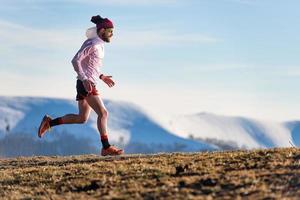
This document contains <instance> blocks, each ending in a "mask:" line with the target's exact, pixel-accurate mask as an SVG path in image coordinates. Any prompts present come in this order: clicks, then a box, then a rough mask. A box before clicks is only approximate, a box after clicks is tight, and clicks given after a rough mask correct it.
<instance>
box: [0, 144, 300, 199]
mask: <svg viewBox="0 0 300 200" xmlns="http://www.w3.org/2000/svg"><path fill="white" fill-rule="evenodd" d="M0 199H174V200H175V199H266V200H267V199H300V150H299V149H296V148H285V149H282V148H281V149H269V150H255V151H233V152H207V153H193V154H184V153H174V154H158V155H126V156H121V157H100V156H97V155H85V156H71V157H21V158H15V159H0Z"/></svg>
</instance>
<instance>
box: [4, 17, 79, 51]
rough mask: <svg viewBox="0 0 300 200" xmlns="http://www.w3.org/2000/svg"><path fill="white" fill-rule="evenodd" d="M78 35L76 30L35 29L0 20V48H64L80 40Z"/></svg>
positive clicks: (72, 45)
mask: <svg viewBox="0 0 300 200" xmlns="http://www.w3.org/2000/svg"><path fill="white" fill-rule="evenodd" d="M79 35H80V34H79V33H78V32H75V33H74V31H73V32H72V31H71V30H69V31H66V30H51V29H49V30H46V29H37V28H31V27H25V26H23V25H20V24H16V23H11V22H8V21H4V20H0V43H1V47H0V49H7V48H16V47H27V48H28V47H31V48H38V49H56V50H58V49H60V48H64V49H66V48H70V47H74V41H78V40H82V39H81V38H80V37H79ZM83 35H84V34H82V36H83ZM77 46H78V45H77Z"/></svg>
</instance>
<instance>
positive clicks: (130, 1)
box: [65, 0, 181, 6]
mask: <svg viewBox="0 0 300 200" xmlns="http://www.w3.org/2000/svg"><path fill="white" fill-rule="evenodd" d="M65 1H70V2H79V3H84V4H86V3H89V4H97V5H114V6H152V5H174V4H178V3H180V2H181V1H179V0H109V1H99V0H65Z"/></svg>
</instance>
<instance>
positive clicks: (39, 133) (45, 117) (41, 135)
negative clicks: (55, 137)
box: [38, 115, 48, 138]
mask: <svg viewBox="0 0 300 200" xmlns="http://www.w3.org/2000/svg"><path fill="white" fill-rule="evenodd" d="M47 118H48V115H45V116H44V117H43V119H42V121H41V124H40V127H39V131H38V137H39V138H41V137H43V135H44V134H45V132H46V131H45V132H44V133H41V128H42V124H43V122H44V121H45V120H46V119H47Z"/></svg>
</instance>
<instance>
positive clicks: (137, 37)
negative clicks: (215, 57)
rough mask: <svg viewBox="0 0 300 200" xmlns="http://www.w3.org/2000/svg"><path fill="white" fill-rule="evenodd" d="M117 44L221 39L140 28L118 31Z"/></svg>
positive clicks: (150, 43)
mask: <svg viewBox="0 0 300 200" xmlns="http://www.w3.org/2000/svg"><path fill="white" fill-rule="evenodd" d="M114 40H115V41H114V42H115V43H116V44H117V45H122V46H128V47H134V46H145V45H150V46H161V45H170V46H174V45H175V46H177V45H180V46H182V45H185V44H215V43H218V42H220V41H222V40H221V39H219V38H216V37H213V36H209V35H204V34H200V33H199V34H197V33H193V34H190V33H178V32H175V31H164V30H151V31H150V30H141V31H124V32H122V31H120V32H119V33H118V35H117V37H115V39H114Z"/></svg>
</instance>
